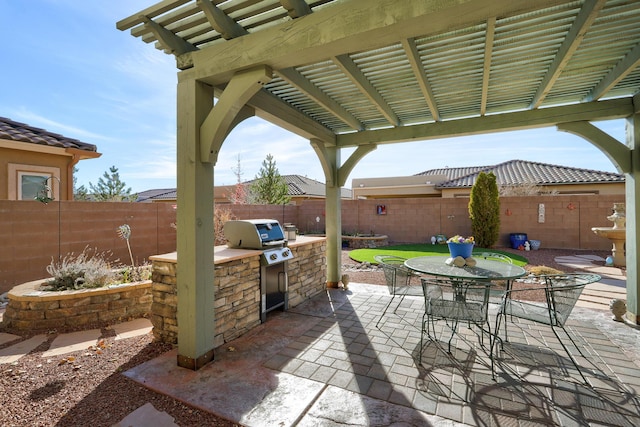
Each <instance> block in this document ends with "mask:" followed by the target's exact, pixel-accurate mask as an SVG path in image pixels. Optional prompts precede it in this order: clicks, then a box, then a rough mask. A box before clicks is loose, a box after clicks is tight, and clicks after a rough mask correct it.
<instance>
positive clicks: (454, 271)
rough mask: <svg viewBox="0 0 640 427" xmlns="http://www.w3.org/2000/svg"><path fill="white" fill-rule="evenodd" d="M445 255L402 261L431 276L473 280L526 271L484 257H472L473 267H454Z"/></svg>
mask: <svg viewBox="0 0 640 427" xmlns="http://www.w3.org/2000/svg"><path fill="white" fill-rule="evenodd" d="M447 258H449V257H447V256H421V257H416V258H409V259H408V260H406V261H405V262H404V265H405V266H407V267H408V268H410V269H412V270H415V271H419V272H421V273H425V274H430V275H432V276H444V277H450V278H454V279H475V280H509V279H515V278H518V277H522V276H524V275H525V274H526V273H527V271H526V270H525V269H524V268H522V267H520V266H517V265H514V264H509V263H507V262H501V261H492V260H488V259H484V258H474V259H475V260H476V265H475V266H474V267H469V266H464V267H456V266H455V265H447V264H445V261H446V260H447Z"/></svg>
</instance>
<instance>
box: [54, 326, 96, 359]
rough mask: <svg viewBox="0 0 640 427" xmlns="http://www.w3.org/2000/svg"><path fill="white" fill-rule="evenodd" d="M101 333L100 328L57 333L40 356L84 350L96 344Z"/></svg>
mask: <svg viewBox="0 0 640 427" xmlns="http://www.w3.org/2000/svg"><path fill="white" fill-rule="evenodd" d="M101 335H102V331H101V330H100V329H89V330H87V331H78V332H71V333H68V334H61V335H58V336H57V337H56V339H54V340H53V342H52V343H51V347H49V350H47V351H45V352H44V353H42V357H52V356H59V355H61V354H66V353H72V352H74V351H79V350H86V349H88V348H89V347H91V346H94V345H96V344H97V343H98V338H100V336H101Z"/></svg>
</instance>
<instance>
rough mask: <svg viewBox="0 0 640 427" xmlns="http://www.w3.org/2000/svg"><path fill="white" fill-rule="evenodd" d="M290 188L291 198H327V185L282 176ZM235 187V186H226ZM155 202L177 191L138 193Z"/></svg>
mask: <svg viewBox="0 0 640 427" xmlns="http://www.w3.org/2000/svg"><path fill="white" fill-rule="evenodd" d="M281 176H282V178H283V179H284V180H285V182H286V183H287V186H288V187H289V196H291V197H297V198H299V197H305V196H306V197H309V198H324V197H325V196H326V192H325V185H324V183H323V182H320V181H316V180H313V179H310V178H307V177H305V176H301V175H281ZM253 181H254V180H251V181H247V182H244V183H243V184H244V185H250V184H251V183H252V182H253ZM226 187H233V186H226ZM341 196H342V198H343V199H350V198H351V190H350V189H348V188H343V189H342V194H341ZM153 200H176V189H175V188H165V189H155V190H146V191H142V192H140V193H138V199H137V200H136V201H137V202H150V201H153Z"/></svg>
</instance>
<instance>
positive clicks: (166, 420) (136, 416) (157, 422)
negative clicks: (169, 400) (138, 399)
mask: <svg viewBox="0 0 640 427" xmlns="http://www.w3.org/2000/svg"><path fill="white" fill-rule="evenodd" d="M111 427H179V426H178V425H177V424H176V423H175V422H174V419H173V417H172V416H171V415H169V414H167V413H166V412H160V411H158V410H157V409H156V408H154V407H153V405H152V404H151V403H145V404H144V405H142V406H141V407H139V408H138V409H136V410H135V411H133V412H132V413H130V414H129V415H127V416H126V417H124V418H123V419H122V421H120V422H119V423H116V424H114V425H112V426H111Z"/></svg>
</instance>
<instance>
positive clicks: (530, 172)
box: [416, 160, 624, 188]
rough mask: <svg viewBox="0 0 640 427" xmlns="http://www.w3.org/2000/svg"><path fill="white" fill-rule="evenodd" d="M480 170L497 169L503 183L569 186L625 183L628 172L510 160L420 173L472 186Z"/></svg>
mask: <svg viewBox="0 0 640 427" xmlns="http://www.w3.org/2000/svg"><path fill="white" fill-rule="evenodd" d="M480 172H486V173H489V172H493V173H494V174H495V175H496V180H497V181H498V184H499V185H523V184H535V185H561V184H563V185H566V184H602V183H620V182H624V175H622V174H619V173H613V172H603V171H596V170H591V169H580V168H571V167H567V166H559V165H551V164H547V163H538V162H529V161H525V160H509V161H507V162H504V163H499V164H497V165H492V166H475V167H463V168H443V169H431V170H428V171H425V172H421V173H418V174H416V176H430V175H445V176H446V177H447V181H444V182H440V183H438V184H436V188H468V187H472V186H473V184H474V182H475V180H476V177H477V176H478V174H479V173H480Z"/></svg>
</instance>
